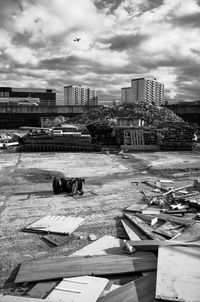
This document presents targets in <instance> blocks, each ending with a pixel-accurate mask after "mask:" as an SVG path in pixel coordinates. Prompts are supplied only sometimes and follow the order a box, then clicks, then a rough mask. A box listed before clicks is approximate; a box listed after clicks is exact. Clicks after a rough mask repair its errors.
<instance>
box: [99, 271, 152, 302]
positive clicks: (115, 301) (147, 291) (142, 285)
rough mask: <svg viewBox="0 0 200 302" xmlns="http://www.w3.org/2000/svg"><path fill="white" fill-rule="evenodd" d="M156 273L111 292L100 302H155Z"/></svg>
mask: <svg viewBox="0 0 200 302" xmlns="http://www.w3.org/2000/svg"><path fill="white" fill-rule="evenodd" d="M155 286H156V273H155V272H153V273H150V274H148V275H147V276H145V277H142V278H139V279H136V280H135V281H133V282H130V283H128V284H126V285H124V286H121V287H120V288H117V289H115V290H114V291H111V292H110V293H108V294H107V295H106V296H104V297H102V298H100V299H98V302H122V301H123V302H155Z"/></svg>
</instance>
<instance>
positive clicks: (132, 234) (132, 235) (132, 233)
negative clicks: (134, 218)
mask: <svg viewBox="0 0 200 302" xmlns="http://www.w3.org/2000/svg"><path fill="white" fill-rule="evenodd" d="M121 223H122V225H123V227H124V229H125V231H126V233H127V235H128V237H129V239H130V240H139V239H147V238H148V237H147V236H145V235H144V234H143V233H142V232H140V231H139V230H138V229H137V228H136V227H135V226H134V225H133V224H132V223H131V222H130V221H129V220H127V219H125V218H122V219H121Z"/></svg>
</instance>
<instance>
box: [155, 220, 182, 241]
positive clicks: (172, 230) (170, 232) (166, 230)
mask: <svg viewBox="0 0 200 302" xmlns="http://www.w3.org/2000/svg"><path fill="white" fill-rule="evenodd" d="M183 230H184V226H181V225H177V224H173V223H171V222H168V221H167V222H165V223H164V224H162V225H161V226H159V227H158V228H156V229H154V230H153V232H154V233H157V234H160V235H163V236H165V237H167V238H172V237H174V236H176V235H178V234H179V233H180V232H181V231H183Z"/></svg>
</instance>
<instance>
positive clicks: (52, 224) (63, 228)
mask: <svg viewBox="0 0 200 302" xmlns="http://www.w3.org/2000/svg"><path fill="white" fill-rule="evenodd" d="M83 221H84V218H81V217H71V216H65V215H57V216H54V215H49V216H44V217H42V218H40V219H38V220H36V221H35V222H33V223H32V224H30V225H28V226H27V227H25V228H24V230H27V231H28V230H29V231H31V230H32V231H43V232H50V233H61V234H71V233H72V232H73V231H74V230H76V229H77V228H78V227H79V225H80V224H81V223H82V222H83Z"/></svg>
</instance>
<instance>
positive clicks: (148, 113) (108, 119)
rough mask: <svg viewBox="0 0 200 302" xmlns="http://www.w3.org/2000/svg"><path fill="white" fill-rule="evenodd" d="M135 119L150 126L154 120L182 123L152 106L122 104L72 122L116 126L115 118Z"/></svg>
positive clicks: (164, 110)
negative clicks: (139, 119) (141, 120)
mask: <svg viewBox="0 0 200 302" xmlns="http://www.w3.org/2000/svg"><path fill="white" fill-rule="evenodd" d="M129 116H131V117H137V118H141V119H143V120H144V121H145V122H146V124H147V125H152V124H153V122H154V121H155V120H157V121H160V122H163V121H168V122H183V120H182V119H181V118H180V117H178V116H177V115H176V114H175V113H174V112H172V111H171V110H169V109H167V108H165V107H158V106H156V105H152V104H122V105H120V106H117V107H105V106H104V107H100V108H98V109H96V110H93V111H89V112H87V113H85V114H83V115H81V116H78V117H76V118H73V119H72V121H73V122H79V123H82V124H87V123H91V122H92V121H99V122H100V123H103V122H104V123H107V124H109V125H115V124H116V121H115V119H116V117H129Z"/></svg>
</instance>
